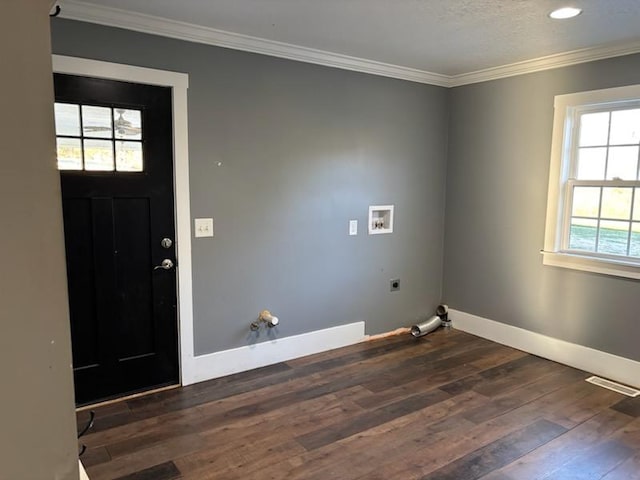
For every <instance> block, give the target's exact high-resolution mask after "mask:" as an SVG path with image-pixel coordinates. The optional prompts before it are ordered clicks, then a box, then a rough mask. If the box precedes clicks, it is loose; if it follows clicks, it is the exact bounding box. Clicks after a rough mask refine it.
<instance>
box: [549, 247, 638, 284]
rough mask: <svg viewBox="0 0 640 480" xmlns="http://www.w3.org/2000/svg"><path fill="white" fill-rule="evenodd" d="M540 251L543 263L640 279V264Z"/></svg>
mask: <svg viewBox="0 0 640 480" xmlns="http://www.w3.org/2000/svg"><path fill="white" fill-rule="evenodd" d="M540 253H542V263H543V264H544V265H549V266H552V267H561V268H570V269H572V270H581V271H583V272H593V273H601V274H603V275H611V276H614V277H623V278H634V279H637V280H640V265H638V264H635V263H631V262H625V261H623V260H612V259H606V258H594V257H586V256H582V255H575V254H571V253H560V252H544V251H543V252H540Z"/></svg>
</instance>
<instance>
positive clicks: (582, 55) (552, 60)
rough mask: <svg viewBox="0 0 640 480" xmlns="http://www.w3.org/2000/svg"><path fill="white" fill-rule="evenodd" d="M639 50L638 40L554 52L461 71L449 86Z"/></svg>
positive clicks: (566, 65)
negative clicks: (480, 68)
mask: <svg viewBox="0 0 640 480" xmlns="http://www.w3.org/2000/svg"><path fill="white" fill-rule="evenodd" d="M639 52H640V41H635V42H630V43H624V44H615V45H605V46H601V47H594V48H583V49H580V50H573V51H570V52H563V53H556V54H554V55H547V56H545V57H539V58H534V59H531V60H525V61H523V62H516V63H511V64H508V65H502V66H500V67H493V68H485V69H483V70H477V71H475V72H469V73H461V74H459V75H454V76H452V77H449V78H450V83H449V86H450V87H458V86H461V85H468V84H471V83H480V82H487V81H489V80H497V79H500V78H507V77H514V76H516V75H524V74H526V73H534V72H541V71H543V70H551V69H554V68H560V67H569V66H571V65H577V64H579V63H587V62H593V61H595V60H603V59H605V58H613V57H621V56H623V55H631V54H634V53H639Z"/></svg>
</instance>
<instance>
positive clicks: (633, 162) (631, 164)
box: [607, 147, 638, 180]
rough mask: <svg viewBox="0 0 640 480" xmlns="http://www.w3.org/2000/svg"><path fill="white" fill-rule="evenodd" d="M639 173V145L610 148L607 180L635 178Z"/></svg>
mask: <svg viewBox="0 0 640 480" xmlns="http://www.w3.org/2000/svg"><path fill="white" fill-rule="evenodd" d="M637 175H638V147H611V148H609V162H608V163H607V180H612V179H614V178H619V179H621V180H635V179H636V177H637Z"/></svg>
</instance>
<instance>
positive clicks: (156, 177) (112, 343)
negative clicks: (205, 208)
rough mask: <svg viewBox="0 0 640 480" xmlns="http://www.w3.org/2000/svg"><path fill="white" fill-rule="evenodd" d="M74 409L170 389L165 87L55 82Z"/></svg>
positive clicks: (173, 345) (172, 276)
mask: <svg viewBox="0 0 640 480" xmlns="http://www.w3.org/2000/svg"><path fill="white" fill-rule="evenodd" d="M55 97H56V105H55V111H56V137H57V154H58V168H59V170H60V179H61V186H62V202H63V213H64V229H65V242H66V255H67V278H68V287H69V307H70V316H71V334H72V346H73V369H74V377H75V393H76V404H78V405H82V404H87V403H93V402H96V401H99V400H103V399H108V398H114V397H118V396H122V395H126V394H129V393H134V392H139V391H143V390H148V389H151V388H155V387H159V386H163V385H170V384H176V383H178V338H177V318H176V272H175V260H176V259H175V225H174V207H173V206H174V202H173V147H172V114H171V89H170V88H165V87H156V86H149V85H140V84H134V83H126V82H116V81H112V80H103V79H94V78H88V77H76V76H70V75H61V74H56V75H55Z"/></svg>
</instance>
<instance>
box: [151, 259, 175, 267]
mask: <svg viewBox="0 0 640 480" xmlns="http://www.w3.org/2000/svg"><path fill="white" fill-rule="evenodd" d="M172 268H173V262H172V261H171V260H170V259H168V258H165V259H164V260H162V263H161V264H160V265H156V266H155V267H153V269H154V270H158V269H162V270H171V269H172Z"/></svg>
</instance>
